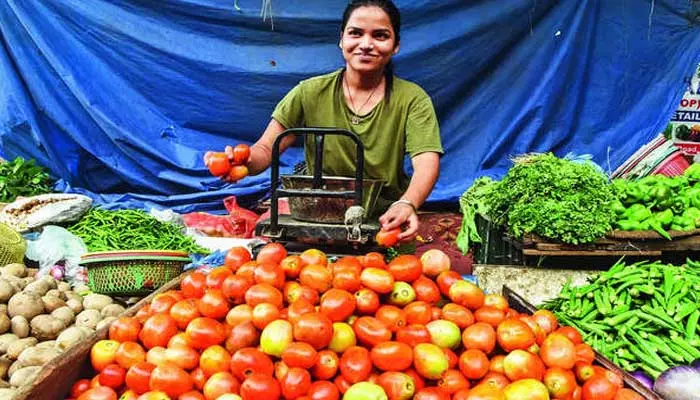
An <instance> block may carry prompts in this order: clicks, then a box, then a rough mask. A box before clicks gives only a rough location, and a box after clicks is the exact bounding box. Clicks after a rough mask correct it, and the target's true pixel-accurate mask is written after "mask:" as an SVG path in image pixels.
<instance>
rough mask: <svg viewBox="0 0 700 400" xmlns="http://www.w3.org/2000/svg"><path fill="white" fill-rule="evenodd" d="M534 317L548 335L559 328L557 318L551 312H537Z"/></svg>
mask: <svg viewBox="0 0 700 400" xmlns="http://www.w3.org/2000/svg"><path fill="white" fill-rule="evenodd" d="M532 317H533V318H534V319H535V322H537V324H538V325H539V326H540V327H541V328H542V330H544V333H545V334H547V335H548V334H550V333H552V332H554V331H555V330H556V329H557V328H558V327H559V322H558V321H557V317H556V316H555V315H554V314H553V313H552V312H551V311H549V310H537V311H535V313H534V314H532Z"/></svg>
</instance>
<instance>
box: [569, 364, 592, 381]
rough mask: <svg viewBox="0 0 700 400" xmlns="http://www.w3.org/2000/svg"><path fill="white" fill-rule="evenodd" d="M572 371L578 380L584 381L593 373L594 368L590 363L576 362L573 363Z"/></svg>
mask: <svg viewBox="0 0 700 400" xmlns="http://www.w3.org/2000/svg"><path fill="white" fill-rule="evenodd" d="M574 373H575V374H576V379H578V381H579V382H585V381H587V380H589V379H590V378H592V377H593V375H595V373H596V372H595V369H593V366H592V365H591V364H584V363H576V365H574Z"/></svg>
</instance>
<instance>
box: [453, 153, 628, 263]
mask: <svg viewBox="0 0 700 400" xmlns="http://www.w3.org/2000/svg"><path fill="white" fill-rule="evenodd" d="M514 163H515V165H514V166H513V167H512V168H511V169H510V170H509V171H508V173H507V174H506V175H505V177H504V178H503V179H502V180H501V181H498V182H490V181H489V180H478V181H477V182H475V186H474V187H473V188H470V189H469V190H467V191H466V192H465V194H464V195H463V198H462V199H461V201H460V204H461V208H462V212H463V214H464V220H463V221H464V222H463V224H462V230H461V232H460V235H459V239H458V243H459V246H460V248H461V249H462V251H466V248H467V247H468V241H469V240H471V241H473V242H479V241H480V238H479V237H478V234H476V235H475V225H474V223H473V220H474V215H475V213H476V212H478V213H480V214H482V215H484V214H485V215H484V216H485V217H487V218H488V219H490V220H492V221H493V222H494V223H496V224H497V225H502V226H504V227H506V228H507V229H508V231H509V232H510V233H511V234H512V235H513V236H514V237H516V238H522V237H523V235H526V234H536V235H538V236H540V237H543V238H547V239H551V240H554V241H558V242H564V243H571V244H579V243H589V242H593V241H595V240H596V239H599V238H601V237H603V236H604V235H605V234H606V233H607V232H609V231H610V230H611V224H612V222H613V221H614V213H613V212H612V210H611V208H610V203H611V201H612V200H614V197H613V194H612V191H611V188H610V185H609V183H608V178H607V176H606V175H605V174H604V173H602V172H601V171H600V170H599V169H598V168H597V167H596V166H595V165H594V164H593V163H591V162H588V161H584V162H575V161H571V160H567V159H562V158H557V157H555V156H554V155H553V154H551V153H547V154H534V155H525V156H521V157H519V158H517V159H515V161H514Z"/></svg>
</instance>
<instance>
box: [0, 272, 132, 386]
mask: <svg viewBox="0 0 700 400" xmlns="http://www.w3.org/2000/svg"><path fill="white" fill-rule="evenodd" d="M32 271H36V270H30V269H28V268H26V267H25V266H24V265H22V264H9V265H6V266H4V267H2V268H0V399H5V398H11V397H12V396H13V395H14V394H15V393H16V390H17V388H19V387H22V386H24V385H31V383H32V382H33V381H34V378H35V377H36V376H37V374H38V373H39V370H40V369H41V368H42V366H43V365H44V364H46V363H48V362H49V361H50V360H51V359H53V358H54V357H56V356H58V355H59V354H61V353H62V352H63V351H65V350H67V349H68V348H70V347H71V346H73V345H74V344H76V343H79V342H81V341H83V340H85V339H86V338H87V337H88V336H90V335H92V334H93V333H94V332H95V331H96V330H98V329H100V328H102V327H103V326H106V325H108V324H109V323H111V322H112V321H114V320H115V319H116V317H117V316H118V315H120V314H121V313H122V312H124V307H122V306H121V305H119V304H115V303H114V302H113V300H112V298H111V297H109V296H105V295H101V294H88V295H86V296H84V297H83V296H81V295H80V294H78V293H84V292H86V291H87V290H88V289H87V287H76V288H75V289H71V286H70V285H69V284H68V283H66V282H61V281H56V280H55V279H54V278H52V277H51V276H43V277H41V278H38V279H37V278H36V277H34V276H33V275H34V274H33V273H32Z"/></svg>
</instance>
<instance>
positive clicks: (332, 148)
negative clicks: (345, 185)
mask: <svg viewBox="0 0 700 400" xmlns="http://www.w3.org/2000/svg"><path fill="white" fill-rule="evenodd" d="M342 72H343V69H340V70H337V71H335V72H332V73H330V74H326V75H321V76H317V77H313V78H310V79H307V80H303V81H301V82H300V83H299V84H298V85H297V86H296V87H294V89H292V90H291V91H290V92H289V93H288V94H287V95H286V96H285V97H284V98H283V99H282V101H280V102H279V104H278V105H277V107H276V108H275V111H274V112H273V113H272V118H274V119H275V120H276V121H277V122H279V123H280V124H282V126H284V127H285V128H287V129H290V128H311V127H314V128H340V129H346V130H349V131H351V132H353V133H355V134H356V135H357V136H359V138H360V140H361V141H362V144H363V145H364V148H365V166H364V176H365V178H369V179H379V180H382V181H384V182H385V185H384V188H383V190H382V193H381V194H380V199H379V201H378V204H377V207H378V209H379V210H383V209H385V208H386V207H387V206H388V205H389V204H390V203H391V202H392V201H395V200H397V199H399V198H400V197H401V195H402V194H403V193H404V192H405V191H406V189H407V188H408V183H409V177H408V176H407V175H406V172H405V171H404V164H403V161H404V155H405V154H408V155H409V156H411V157H414V156H416V155H418V154H420V153H424V152H436V153H440V154H442V152H443V150H442V144H441V142H440V128H439V126H438V121H437V117H436V115H435V109H434V108H433V103H432V101H431V100H430V97H429V96H428V94H427V93H426V92H425V91H424V90H423V89H421V88H420V86H418V85H416V84H415V83H412V82H409V81H406V80H403V79H400V78H396V77H394V79H393V82H394V83H393V89H392V92H391V96H390V100H389V101H388V102H387V101H386V99H384V100H382V101H380V102H379V103H377V105H376V106H375V107H374V108H373V109H372V111H370V112H369V113H368V114H366V115H362V116H358V117H359V119H360V123H359V124H357V125H353V124H352V123H351V122H350V120H351V118H352V116H353V115H355V114H353V112H352V111H351V109H350V108H349V107H348V106H347V105H346V104H345V101H344V98H343V80H342V76H343V75H342ZM354 100H355V105H356V106H360V105H361V104H362V102H364V101H365V100H366V99H365V98H362V99H354ZM304 153H305V159H306V164H307V168H308V169H309V171H310V173H313V171H312V169H313V165H314V141H313V137H307V140H305V143H304ZM355 157H356V145H355V143H354V142H353V141H352V140H351V139H350V138H347V137H344V136H337V135H329V136H326V138H325V140H324V152H323V173H324V174H325V175H335V176H348V177H352V176H355V166H356V158H355Z"/></svg>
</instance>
